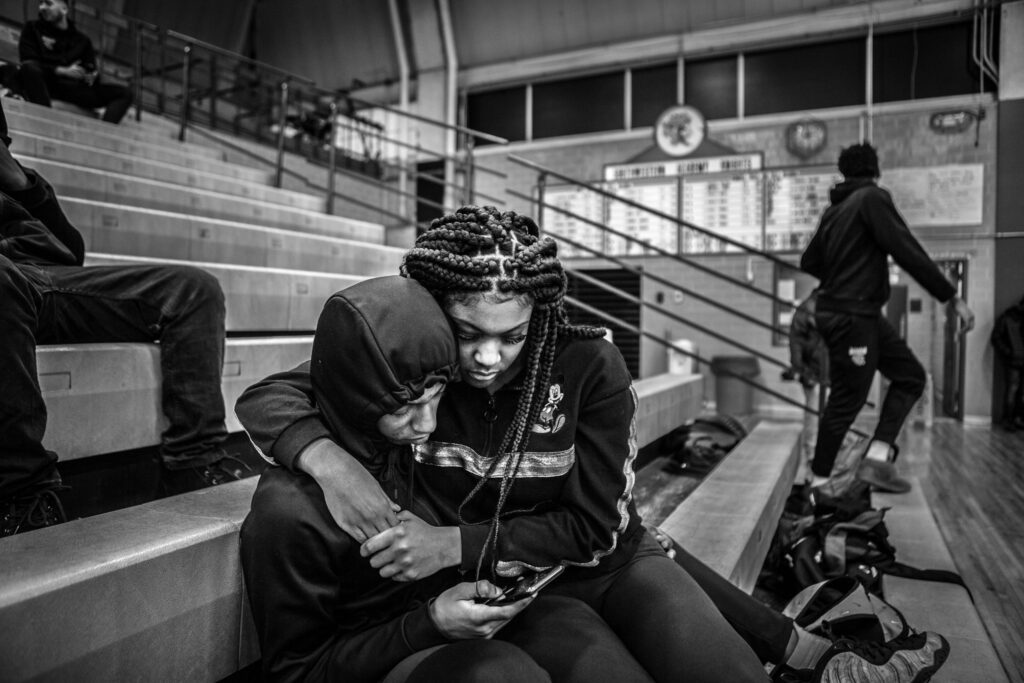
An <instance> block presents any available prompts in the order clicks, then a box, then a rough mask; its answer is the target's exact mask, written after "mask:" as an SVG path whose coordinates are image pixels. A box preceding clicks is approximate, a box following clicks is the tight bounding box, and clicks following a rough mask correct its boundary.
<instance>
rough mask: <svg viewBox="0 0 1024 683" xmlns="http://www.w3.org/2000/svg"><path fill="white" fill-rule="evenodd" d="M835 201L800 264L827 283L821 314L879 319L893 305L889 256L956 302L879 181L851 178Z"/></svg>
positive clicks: (930, 288)
mask: <svg viewBox="0 0 1024 683" xmlns="http://www.w3.org/2000/svg"><path fill="white" fill-rule="evenodd" d="M829 198H830V199H831V200H832V204H831V205H830V206H829V207H828V208H827V209H825V213H824V214H822V216H821V222H820V223H819V224H818V229H817V231H816V232H815V233H814V236H813V237H812V238H811V242H810V244H808V245H807V249H806V250H804V253H803V256H802V257H801V258H800V268H802V269H803V270H805V271H807V272H808V273H810V274H811V275H813V276H815V277H816V278H818V279H819V280H821V286H820V288H819V290H820V291H819V294H818V310H819V311H836V312H842V313H853V314H857V315H878V313H879V311H880V310H881V308H882V306H884V305H885V302H887V301H888V300H889V264H888V259H887V257H888V256H892V258H893V260H894V261H896V263H897V264H898V265H899V266H900V267H901V268H903V270H905V271H907V273H909V274H910V276H911V277H912V278H914V279H915V280H917V282H918V283H920V285H921V286H922V287H924V288H925V289H926V290H928V292H929V293H930V294H931V295H932V296H934V297H935V298H936V299H938V300H939V301H942V302H945V301H948V300H949V299H951V298H953V296H954V295H955V294H956V290H955V289H954V288H953V285H951V284H950V283H949V281H948V280H947V279H946V278H945V276H943V274H942V272H941V271H940V270H939V269H938V267H937V266H936V265H935V263H934V262H933V261H932V260H931V258H929V256H928V254H927V253H925V251H924V249H923V248H922V247H921V245H920V243H918V241H917V239H915V238H914V235H913V234H912V233H911V232H910V229H909V228H908V227H907V224H906V223H905V222H904V221H903V218H902V217H901V216H900V214H899V212H898V211H897V210H896V206H895V205H894V204H893V202H892V197H891V196H890V195H889V193H888V192H887V191H886V190H883V189H882V188H880V187H878V185H876V184H875V181H874V180H873V179H871V178H849V179H847V180H845V181H844V182H841V183H839V184H838V185H836V186H835V187H833V188H832V191H831V193H830V197H829Z"/></svg>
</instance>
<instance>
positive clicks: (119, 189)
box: [21, 157, 384, 244]
mask: <svg viewBox="0 0 1024 683" xmlns="http://www.w3.org/2000/svg"><path fill="white" fill-rule="evenodd" d="M21 160H22V162H23V163H25V165H27V166H31V167H32V168H35V169H37V170H38V171H39V172H40V173H41V174H42V175H43V176H44V177H45V178H46V179H47V180H49V181H50V183H51V184H52V185H53V186H54V188H56V190H57V193H58V194H59V195H60V196H61V197H80V198H83V199H92V200H96V201H101V202H108V203H113V204H126V205H129V206H141V207H145V208H150V209H160V210H164V211H174V212H187V213H191V214H198V215H201V216H207V217H210V218H219V219H222V220H229V221H240V222H248V223H256V224H258V225H265V226H270V227H278V228H283V229H298V230H302V231H304V232H313V233H317V234H321V235H330V236H332V237H344V238H348V239H358V240H362V241H366V242H373V243H376V244H383V243H384V229H383V228H382V227H381V226H380V225H379V224H375V223H369V222H365V221H357V220H354V219H349V218H341V217H338V216H329V215H327V214H325V213H322V212H318V211H310V210H308V209H303V208H300V207H296V206H283V205H281V204H274V203H270V202H265V201H260V200H257V199H250V198H245V197H236V196H234V195H227V194H223V193H220V192H212V191H210V190H202V189H199V188H195V187H183V186H180V185H173V184H171V183H165V182H162V181H159V180H147V179H145V178H135V177H133V176H129V175H125V174H122V173H111V172H104V171H97V170H94V169H90V168H83V167H82V166H75V165H72V164H64V163H61V162H56V161H50V160H47V159H38V158H28V157H23V158H22V159H21ZM295 194H296V195H298V193H295Z"/></svg>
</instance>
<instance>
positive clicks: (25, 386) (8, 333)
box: [0, 256, 57, 498]
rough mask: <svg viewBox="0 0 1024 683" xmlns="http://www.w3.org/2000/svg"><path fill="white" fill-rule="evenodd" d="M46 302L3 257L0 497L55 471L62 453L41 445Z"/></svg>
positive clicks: (0, 282)
mask: <svg viewBox="0 0 1024 683" xmlns="http://www.w3.org/2000/svg"><path fill="white" fill-rule="evenodd" d="M26 270H27V269H26ZM43 306H44V303H43V296H42V294H41V293H40V291H39V289H38V286H37V283H36V282H34V281H33V279H32V278H30V277H27V276H26V273H25V272H22V270H21V269H20V268H19V267H18V266H17V265H15V264H14V263H12V262H11V261H10V260H9V259H7V258H6V257H4V256H0V368H2V370H0V498H8V497H10V496H13V495H16V494H18V493H21V492H24V491H25V490H27V489H29V488H31V487H32V485H33V484H35V483H37V482H40V481H44V480H46V479H49V478H52V477H53V476H55V473H56V468H55V463H56V461H57V458H56V456H54V455H53V454H52V453H47V452H46V450H45V449H44V448H43V444H42V440H43V434H44V432H45V431H46V404H45V403H44V402H43V396H42V393H41V392H40V388H39V375H38V371H37V368H36V330H37V328H38V325H39V319H40V317H41V316H45V312H44V310H43Z"/></svg>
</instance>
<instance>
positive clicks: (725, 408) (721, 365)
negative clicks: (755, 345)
mask: <svg viewBox="0 0 1024 683" xmlns="http://www.w3.org/2000/svg"><path fill="white" fill-rule="evenodd" d="M711 372H712V373H713V374H714V375H715V406H716V410H717V411H718V413H719V414H720V415H750V414H751V413H753V412H754V387H752V386H751V385H749V384H747V383H746V382H744V381H743V380H742V379H740V378H739V377H745V378H747V379H751V380H752V379H754V378H755V377H757V376H758V375H760V374H761V366H760V365H759V364H758V362H757V358H754V357H753V356H714V357H713V358H712V359H711ZM737 375H738V376H739V377H737Z"/></svg>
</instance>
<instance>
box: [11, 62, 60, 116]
mask: <svg viewBox="0 0 1024 683" xmlns="http://www.w3.org/2000/svg"><path fill="white" fill-rule="evenodd" d="M54 78H55V77H54V76H52V75H50V74H48V73H47V71H46V70H45V69H44V68H43V65H42V64H40V63H39V62H22V63H21V66H19V67H18V77H17V84H18V91H19V92H20V94H21V96H22V97H24V98H25V99H26V100H28V101H29V102H31V103H33V104H41V105H43V106H44V107H49V106H50V104H51V103H50V83H51V82H52V81H53V80H54Z"/></svg>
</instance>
